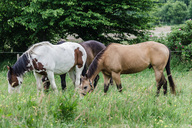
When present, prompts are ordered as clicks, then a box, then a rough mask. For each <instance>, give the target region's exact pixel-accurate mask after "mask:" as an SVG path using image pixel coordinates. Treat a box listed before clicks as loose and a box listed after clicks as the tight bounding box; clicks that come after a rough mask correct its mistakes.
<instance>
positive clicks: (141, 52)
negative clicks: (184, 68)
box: [80, 41, 176, 95]
mask: <svg viewBox="0 0 192 128" xmlns="http://www.w3.org/2000/svg"><path fill="white" fill-rule="evenodd" d="M148 67H149V68H151V67H152V68H153V70H154V71H155V78H156V82H157V95H158V94H159V92H160V89H161V86H162V85H163V89H164V90H163V91H164V94H166V93H167V80H166V79H165V76H164V74H163V70H164V68H166V71H167V76H168V79H169V83H170V87H171V92H172V93H173V94H176V92H175V84H174V82H173V78H172V75H171V71H170V51H169V49H168V48H167V47H166V46H165V45H163V44H161V43H157V42H153V41H149V42H144V43H139V44H134V45H121V44H116V43H112V44H110V45H108V46H107V47H106V49H104V50H103V51H101V52H100V53H99V54H98V55H97V56H96V57H95V59H94V60H93V62H92V63H91V65H90V66H89V68H88V71H87V74H86V76H85V77H83V79H82V82H81V87H80V88H81V94H82V95H86V94H87V93H89V92H92V91H93V89H94V87H93V86H92V82H93V80H94V78H95V77H96V76H97V74H98V73H99V72H102V73H103V76H104V92H105V93H106V92H107V91H108V88H109V79H110V77H112V79H113V80H114V81H115V83H116V86H117V89H118V90H119V92H121V91H122V86H121V79H120V75H121V74H132V73H137V72H141V71H143V70H144V69H146V68H148Z"/></svg>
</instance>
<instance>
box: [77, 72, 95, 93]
mask: <svg viewBox="0 0 192 128" xmlns="http://www.w3.org/2000/svg"><path fill="white" fill-rule="evenodd" d="M93 90H94V86H93V83H92V80H90V79H89V78H87V77H86V76H84V77H81V86H80V95H81V96H85V95H86V94H87V93H90V92H93Z"/></svg>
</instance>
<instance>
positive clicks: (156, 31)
mask: <svg viewBox="0 0 192 128" xmlns="http://www.w3.org/2000/svg"><path fill="white" fill-rule="evenodd" d="M150 32H152V33H154V36H158V37H159V36H161V35H167V34H168V33H170V32H171V26H163V27H156V28H155V29H154V30H150Z"/></svg>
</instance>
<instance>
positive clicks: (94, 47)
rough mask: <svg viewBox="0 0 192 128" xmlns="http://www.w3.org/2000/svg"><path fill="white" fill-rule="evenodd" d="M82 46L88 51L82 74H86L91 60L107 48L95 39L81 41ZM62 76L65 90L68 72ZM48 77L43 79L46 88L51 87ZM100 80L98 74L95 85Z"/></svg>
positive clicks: (62, 84) (62, 85)
mask: <svg viewBox="0 0 192 128" xmlns="http://www.w3.org/2000/svg"><path fill="white" fill-rule="evenodd" d="M62 43H65V42H64V41H60V42H58V43H57V44H62ZM79 44H80V45H81V46H83V48H84V49H85V51H86V53H87V61H86V64H85V67H84V69H83V72H82V76H85V74H86V71H87V68H88V66H89V65H90V64H91V62H92V61H93V59H94V58H95V56H96V55H97V54H98V53H99V52H100V51H101V50H103V49H105V48H106V47H105V45H104V44H102V43H101V42H98V41H95V40H89V41H85V42H82V43H79ZM60 77H61V87H62V90H64V89H65V88H66V81H65V77H66V74H63V75H60ZM45 79H46V78H45V77H43V79H42V81H43V82H44V88H45V89H48V88H49V81H46V80H45ZM98 80H99V75H97V76H96V77H95V79H94V84H93V85H94V87H96V85H97V82H98Z"/></svg>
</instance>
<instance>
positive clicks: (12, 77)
mask: <svg viewBox="0 0 192 128" xmlns="http://www.w3.org/2000/svg"><path fill="white" fill-rule="evenodd" d="M86 58H87V54H86V51H85V50H84V48H83V47H82V46H81V45H79V44H78V43H72V42H66V43H64V44H61V45H53V44H51V43H49V42H46V41H45V42H40V43H37V44H35V45H33V46H32V47H31V48H29V49H28V50H27V51H26V52H25V53H23V55H22V56H21V57H20V58H19V60H18V61H17V62H16V63H15V64H14V65H13V67H9V66H7V68H8V75H7V76H8V92H10V93H11V92H13V90H14V89H15V88H16V87H17V91H18V92H19V91H20V89H18V87H19V88H20V86H19V85H20V84H21V83H22V81H23V75H24V73H25V72H28V71H32V70H33V72H34V76H35V78H36V82H37V89H38V92H39V91H40V90H41V83H40V82H41V77H42V75H43V76H45V77H47V78H48V79H49V81H50V83H51V86H52V88H53V90H55V91H56V92H57V91H58V90H57V86H56V84H55V79H54V74H59V75H61V74H64V73H66V72H69V75H70V77H71V78H72V80H73V82H74V84H75V86H76V87H77V86H79V85H80V76H81V72H82V70H83V67H84V65H85V62H86Z"/></svg>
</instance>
